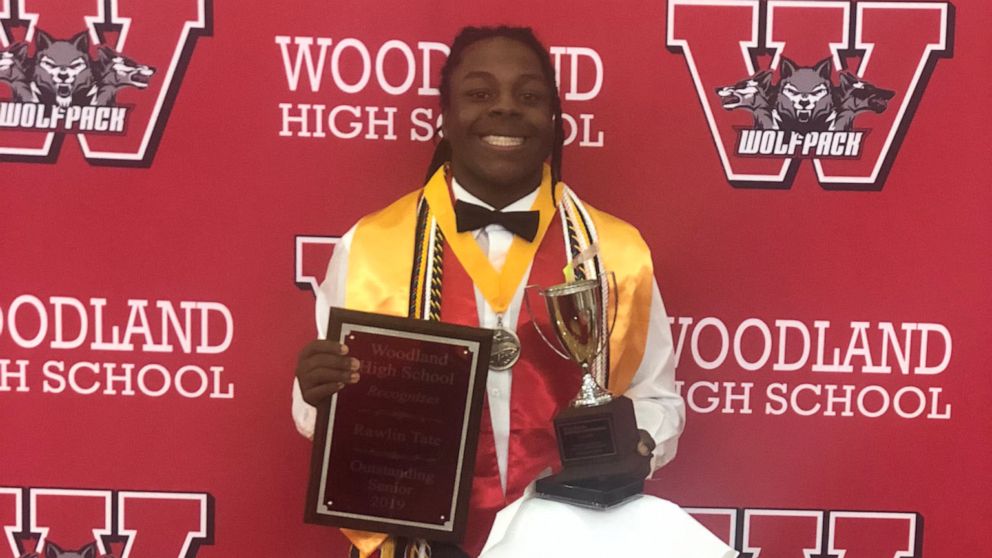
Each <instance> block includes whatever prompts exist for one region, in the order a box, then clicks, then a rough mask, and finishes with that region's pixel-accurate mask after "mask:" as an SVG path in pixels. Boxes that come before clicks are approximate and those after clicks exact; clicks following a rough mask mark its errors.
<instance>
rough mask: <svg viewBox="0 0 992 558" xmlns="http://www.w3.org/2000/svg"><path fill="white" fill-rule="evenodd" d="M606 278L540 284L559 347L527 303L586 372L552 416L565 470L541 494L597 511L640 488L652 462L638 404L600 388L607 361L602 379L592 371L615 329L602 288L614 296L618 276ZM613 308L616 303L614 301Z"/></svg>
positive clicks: (541, 483)
mask: <svg viewBox="0 0 992 558" xmlns="http://www.w3.org/2000/svg"><path fill="white" fill-rule="evenodd" d="M605 277H606V278H607V283H606V285H605V286H604V284H603V282H602V281H601V280H599V279H587V280H580V281H573V282H568V283H562V284H560V285H555V286H552V287H548V288H540V287H537V291H538V294H540V295H541V297H542V298H544V301H545V305H546V306H547V310H548V316H549V318H550V322H551V327H552V330H553V331H554V337H555V339H557V341H558V342H559V344H560V345H561V348H559V347H556V346H555V344H554V343H552V342H551V341H550V339H549V338H548V337H547V336H546V335H545V334H544V332H543V331H541V328H540V326H539V325H538V323H537V320H536V319H534V313H533V312H532V310H531V307H530V301H529V299H528V298H527V297H526V296H525V297H524V303H525V305H526V307H527V311H528V313H530V314H531V321H532V322H533V323H534V327H535V328H536V329H537V332H538V334H539V335H540V337H541V338H542V339H543V340H544V342H545V343H547V344H548V346H550V347H551V348H552V349H553V350H554V351H555V352H556V353H558V355H559V356H561V357H563V358H566V359H569V360H571V361H573V362H575V363H577V364H578V365H579V366H581V367H582V371H583V375H582V385H581V387H580V388H579V393H578V394H577V395H576V396H575V398H574V399H573V400H572V401H571V402H570V404H569V406H568V408H566V409H563V410H561V411H560V412H559V413H558V414H557V415H556V416H555V419H554V424H555V434H556V435H557V439H558V454H559V456H560V457H561V463H562V471H561V472H559V473H557V474H555V475H552V476H550V477H545V478H542V479H539V480H538V481H537V493H538V495H539V496H541V497H543V498H548V499H552V500H558V501H562V502H568V503H571V504H576V505H580V506H584V507H591V508H599V509H606V508H610V507H613V506H616V505H619V504H621V503H623V502H626V501H627V500H630V499H631V498H634V497H636V496H638V495H639V494H641V493H642V492H643V490H644V476H645V473H646V467H645V463H646V460H647V458H646V457H644V456H642V455H640V454H639V453H638V452H637V443H638V441H639V439H640V437H639V435H638V431H637V422H636V420H635V418H634V406H633V403H632V402H631V400H630V399H628V398H626V397H623V396H614V395H613V394H611V393H610V392H609V391H607V390H605V389H603V387H602V386H601V380H602V377H603V376H605V373H603V370H602V368H605V366H604V367H601V370H600V374H599V375H600V377H599V378H597V377H596V375H595V371H594V370H595V368H596V367H595V363H596V360H597V359H598V358H599V357H600V355H601V354H603V352H604V350H605V349H606V347H607V345H608V344H609V338H610V334H611V333H612V329H613V328H612V324H611V327H606V324H605V323H604V322H605V320H606V315H607V312H605V310H606V308H605V307H604V305H603V302H604V299H605V297H604V291H609V292H610V293H611V294H612V295H613V296H612V298H613V300H614V301H615V300H616V295H617V290H616V280H615V278H614V276H613V274H612V273H608V274H606V275H605ZM531 287H534V286H531ZM610 287H612V288H610ZM613 307H614V308H616V307H617V305H616V302H614V305H613ZM615 319H616V315H615V314H614V320H615Z"/></svg>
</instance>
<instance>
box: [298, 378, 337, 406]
mask: <svg viewBox="0 0 992 558" xmlns="http://www.w3.org/2000/svg"><path fill="white" fill-rule="evenodd" d="M342 388H344V384H339V383H330V384H323V385H320V386H317V387H315V388H311V389H308V390H306V391H305V392H303V400H304V401H306V402H307V403H309V404H311V405H314V406H316V405H318V404H320V402H321V401H323V400H325V399H327V398H328V397H330V396H332V395H334V394H335V393H337V392H339V391H341V389H342Z"/></svg>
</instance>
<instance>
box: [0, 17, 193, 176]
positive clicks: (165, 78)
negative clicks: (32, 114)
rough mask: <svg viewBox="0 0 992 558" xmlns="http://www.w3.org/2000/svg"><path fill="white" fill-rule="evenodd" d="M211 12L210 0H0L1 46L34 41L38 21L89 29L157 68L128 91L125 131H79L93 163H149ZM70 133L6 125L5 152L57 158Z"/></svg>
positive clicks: (64, 33) (65, 29) (55, 28)
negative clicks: (137, 87) (142, 83)
mask: <svg viewBox="0 0 992 558" xmlns="http://www.w3.org/2000/svg"><path fill="white" fill-rule="evenodd" d="M211 13H212V5H211V0H177V1H173V2H161V1H158V0H0V24H2V28H0V46H2V47H3V48H4V49H7V48H8V47H10V46H11V45H12V44H15V43H18V42H24V43H33V41H35V39H36V35H37V33H38V30H39V29H43V30H44V31H45V32H47V33H48V34H50V35H51V36H53V37H55V38H57V39H66V38H69V37H72V36H74V35H76V34H77V33H79V32H81V31H85V32H87V33H88V35H89V40H90V43H92V44H99V45H102V46H105V47H109V48H110V49H113V51H116V52H118V53H126V55H127V57H128V58H131V59H134V60H136V61H138V62H140V63H141V64H143V65H146V66H149V67H153V68H155V75H154V77H153V79H151V80H149V83H148V84H147V87H146V88H143V89H142V90H141V91H128V92H127V93H122V96H123V95H129V96H128V97H127V98H124V99H121V100H120V103H121V104H122V105H126V106H127V107H128V111H127V122H126V131H125V133H123V134H113V135H111V134H102V135H101V134H93V133H79V134H73V135H75V136H76V137H77V138H78V141H79V145H80V147H81V148H82V151H83V156H84V157H85V158H86V159H87V160H88V161H90V162H92V163H101V164H112V165H127V166H148V165H150V164H151V161H152V158H153V157H154V154H155V150H156V148H157V147H158V143H159V141H160V140H161V137H162V133H163V131H164V128H165V123H166V120H167V119H168V115H169V112H170V111H171V110H172V104H173V102H174V100H175V97H176V94H177V93H178V90H179V85H180V83H181V82H182V76H183V73H184V72H185V70H186V66H187V65H188V64H189V60H190V56H191V55H192V51H193V46H194V45H195V43H196V38H197V37H198V36H199V35H209V34H210V33H211V27H212V22H211ZM0 89H3V88H0ZM0 94H2V91H0ZM5 100H6V99H5ZM65 135H66V134H65V133H60V132H56V131H44V130H17V129H9V128H8V129H0V160H14V161H28V162H32V161H35V162H54V161H55V160H56V159H57V158H58V154H59V150H60V149H61V146H62V141H63V139H64V136H65Z"/></svg>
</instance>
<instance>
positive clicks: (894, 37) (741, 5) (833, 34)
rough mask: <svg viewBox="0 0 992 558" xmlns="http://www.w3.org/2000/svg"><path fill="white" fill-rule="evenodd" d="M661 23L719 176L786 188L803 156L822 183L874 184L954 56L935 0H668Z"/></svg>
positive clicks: (949, 23) (947, 18)
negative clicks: (943, 64) (941, 64)
mask: <svg viewBox="0 0 992 558" xmlns="http://www.w3.org/2000/svg"><path fill="white" fill-rule="evenodd" d="M667 25H668V28H667V37H666V43H667V46H668V48H669V50H670V51H672V52H674V53H677V54H680V55H682V56H683V57H684V58H685V61H686V64H687V66H688V70H689V74H690V76H691V82H690V83H691V85H693V86H694V87H695V91H696V93H697V95H698V96H699V100H700V103H701V105H702V109H703V116H704V118H705V122H706V124H707V125H708V126H709V129H710V133H711V135H712V137H713V142H714V146H715V147H716V151H717V155H718V157H719V161H720V164H721V165H722V166H723V170H724V173H725V175H726V177H727V180H728V182H730V184H731V185H733V186H736V187H745V188H774V189H782V188H789V187H790V186H791V185H792V182H793V180H794V179H795V176H796V175H797V173H798V171H799V170H800V168H801V166H802V165H804V163H803V161H804V160H808V161H809V163H805V164H806V165H807V166H809V167H812V169H813V170H814V172H815V173H816V179H817V180H818V181H819V183H820V185H821V186H822V187H823V188H826V189H832V190H879V189H881V188H882V186H883V184H884V182H885V178H886V176H887V175H888V172H889V170H890V169H891V166H892V164H893V162H894V161H895V156H896V152H897V150H898V148H899V146H900V145H901V144H902V142H903V139H904V138H905V136H906V133H907V131H908V128H909V123H910V121H911V120H912V118H913V115H914V112H915V111H916V109H917V107H918V106H920V99H921V98H922V94H923V90H924V87H925V86H926V83H927V81H928V79H929V76H930V75H931V74H932V72H933V69H934V67H935V66H936V64H937V62H938V60H939V59H940V58H949V57H951V56H953V28H954V6H953V5H951V4H950V3H949V2H940V1H932V2H855V1H853V0H851V1H847V0H836V1H831V2H819V1H815V0H668V18H667ZM714 29H719V30H720V31H719V32H718V33H714V31H713V30H714ZM807 64H809V65H807ZM742 78H743V79H742ZM744 115H748V116H750V118H741V117H742V116H744ZM810 163H811V164H810Z"/></svg>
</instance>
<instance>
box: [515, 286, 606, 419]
mask: <svg viewBox="0 0 992 558" xmlns="http://www.w3.org/2000/svg"><path fill="white" fill-rule="evenodd" d="M605 277H607V278H608V283H605V284H604V283H602V282H600V281H599V280H597V279H584V280H581V281H572V282H570V283H562V284H560V285H555V286H553V287H548V288H541V287H539V286H536V285H534V286H532V287H534V288H536V290H537V292H538V294H540V295H541V297H542V298H544V302H545V305H546V306H547V308H548V316H549V317H550V319H551V327H552V329H553V330H554V336H555V338H556V339H558V344H559V346H560V348H559V346H556V344H555V343H552V342H551V340H549V339H548V337H547V336H546V335H544V332H543V331H541V327H540V326H539V325H538V324H537V320H535V319H534V313H533V312H532V311H531V308H530V300H529V299H527V298H526V297H525V303H526V304H527V312H528V313H529V314H530V315H531V322H532V323H533V324H534V328H535V329H537V334H538V335H540V336H541V339H543V340H544V342H545V343H547V344H548V346H549V347H551V349H552V350H553V351H554V352H556V353H558V355H559V356H561V357H562V358H565V359H569V360H572V361H573V362H575V363H577V364H578V365H579V366H581V367H582V373H583V374H582V386H581V387H580V388H579V393H578V395H576V396H575V398H574V399H572V401H571V403H570V406H572V407H596V406H599V405H604V404H606V403H609V402H610V401H612V400H613V395H612V394H611V393H610V392H608V391H606V390H605V389H603V387H602V385H601V382H602V380H603V379H604V377H605V373H604V372H605V369H606V366H605V365H604V366H600V367H598V372H599V373H598V374H594V372H593V370H594V367H595V364H596V361H597V360H598V359H599V357H600V356H601V355H602V354H603V352H604V351H605V349H606V347H607V344H608V343H609V341H610V334H612V333H613V325H614V324H615V322H616V314H614V315H613V323H611V324H610V327H609V329H607V328H605V327H604V324H603V319H604V317H605V313H604V307H603V299H604V296H603V291H604V290H609V291H610V293H611V294H612V295H613V296H612V298H613V307H614V308H616V279H615V277H614V275H613V273H612V272H609V273H607V274H606V275H605ZM607 285H609V288H608V287H607ZM597 376H598V377H597Z"/></svg>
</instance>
